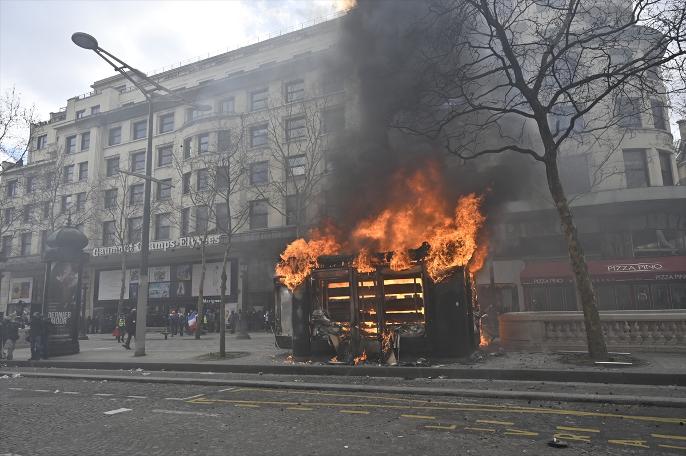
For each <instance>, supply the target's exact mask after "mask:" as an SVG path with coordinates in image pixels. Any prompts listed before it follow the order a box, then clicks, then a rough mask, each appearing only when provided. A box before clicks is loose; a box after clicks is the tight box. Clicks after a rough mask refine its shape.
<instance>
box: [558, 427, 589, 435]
mask: <svg viewBox="0 0 686 456" xmlns="http://www.w3.org/2000/svg"><path fill="white" fill-rule="evenodd" d="M557 429H559V430H560V431H578V432H596V433H597V432H600V429H596V428H581V427H572V426H558V427H557Z"/></svg>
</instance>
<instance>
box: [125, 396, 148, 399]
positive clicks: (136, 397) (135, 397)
mask: <svg viewBox="0 0 686 456" xmlns="http://www.w3.org/2000/svg"><path fill="white" fill-rule="evenodd" d="M126 397H130V398H131V399H147V398H148V396H126Z"/></svg>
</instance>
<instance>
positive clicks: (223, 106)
mask: <svg viewBox="0 0 686 456" xmlns="http://www.w3.org/2000/svg"><path fill="white" fill-rule="evenodd" d="M235 109H236V106H235V101H234V99H233V97H231V98H227V99H225V100H222V101H220V102H219V111H220V112H222V113H224V114H233V113H234V112H235Z"/></svg>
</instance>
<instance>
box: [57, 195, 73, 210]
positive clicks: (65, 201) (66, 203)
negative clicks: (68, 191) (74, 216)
mask: <svg viewBox="0 0 686 456" xmlns="http://www.w3.org/2000/svg"><path fill="white" fill-rule="evenodd" d="M70 210H71V195H64V196H62V204H61V205H60V212H61V213H62V214H66V213H67V212H68V211H70Z"/></svg>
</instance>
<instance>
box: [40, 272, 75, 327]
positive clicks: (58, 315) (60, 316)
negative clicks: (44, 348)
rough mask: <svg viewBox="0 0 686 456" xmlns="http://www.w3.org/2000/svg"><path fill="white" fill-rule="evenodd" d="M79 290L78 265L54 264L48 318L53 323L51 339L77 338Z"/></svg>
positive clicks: (49, 291)
mask: <svg viewBox="0 0 686 456" xmlns="http://www.w3.org/2000/svg"><path fill="white" fill-rule="evenodd" d="M78 289H79V265H78V263H69V262H61V261H58V262H55V263H52V268H51V270H50V282H49V289H48V302H47V313H48V318H50V323H52V328H50V331H49V334H50V339H63V338H64V339H69V338H75V337H77V328H76V321H77V317H78V302H77V301H78V299H77V297H78Z"/></svg>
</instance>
